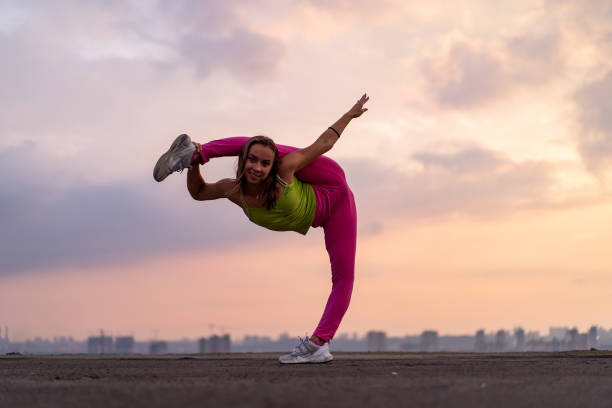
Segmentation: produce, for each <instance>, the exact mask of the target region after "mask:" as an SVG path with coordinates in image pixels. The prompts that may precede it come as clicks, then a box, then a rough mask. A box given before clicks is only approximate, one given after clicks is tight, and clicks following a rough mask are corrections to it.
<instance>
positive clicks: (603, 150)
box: [575, 71, 612, 174]
mask: <svg viewBox="0 0 612 408" xmlns="http://www.w3.org/2000/svg"><path fill="white" fill-rule="evenodd" d="M610 95H612V71H608V73H607V74H606V75H605V76H604V77H602V78H600V79H597V80H595V81H593V82H590V83H588V84H586V85H584V86H583V87H582V88H580V89H579V90H578V91H577V92H576V94H575V102H576V104H577V109H578V121H579V125H580V129H581V130H580V132H579V133H578V134H577V135H576V143H577V146H578V151H579V153H580V155H581V157H582V159H583V161H584V163H585V165H586V167H587V168H588V169H589V170H590V171H592V172H593V173H596V174H601V173H602V172H604V171H606V170H609V169H610V168H612V102H611V100H610Z"/></svg>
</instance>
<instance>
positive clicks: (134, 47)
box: [7, 0, 284, 83]
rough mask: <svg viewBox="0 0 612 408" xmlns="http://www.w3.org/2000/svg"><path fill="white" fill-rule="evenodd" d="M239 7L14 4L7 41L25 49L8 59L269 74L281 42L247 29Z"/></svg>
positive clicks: (203, 73)
mask: <svg viewBox="0 0 612 408" xmlns="http://www.w3.org/2000/svg"><path fill="white" fill-rule="evenodd" d="M239 7H240V5H239V4H238V3H234V2H225V1H218V0H217V1H206V2H200V1H193V0H179V1H172V2H165V1H160V2H149V3H138V2H87V3H82V2H74V1H63V2H62V1H60V2H56V3H54V4H53V5H46V4H45V3H28V7H20V6H19V5H18V3H17V4H14V5H13V8H14V9H19V10H22V12H25V13H26V14H28V17H27V18H23V22H22V23H21V24H19V25H16V24H13V30H12V31H11V32H10V33H8V34H7V40H9V41H14V42H16V43H19V44H20V48H23V47H24V46H26V48H25V49H21V50H20V52H19V53H12V56H24V55H33V58H40V59H42V60H46V59H49V58H51V59H53V56H54V54H55V53H56V52H60V54H61V56H62V58H63V64H65V65H66V66H70V65H72V64H75V63H76V64H79V65H81V69H83V70H86V69H93V68H94V67H95V63H96V62H101V61H102V62H103V61H105V60H111V61H115V62H117V61H121V60H123V61H132V62H134V61H140V62H144V63H147V64H153V66H155V67H157V68H158V69H162V70H163V71H162V72H163V73H166V72H167V70H168V69H174V70H177V69H181V68H184V67H189V66H191V67H192V68H193V69H194V71H195V72H197V73H198V74H199V76H200V77H207V76H208V75H210V74H211V73H212V72H214V71H216V70H226V71H228V72H229V73H230V74H232V75H234V76H235V78H237V79H239V80H241V81H243V82H245V83H250V82H252V81H257V80H260V79H264V78H270V77H271V76H273V75H274V73H275V72H276V68H277V67H278V65H279V63H280V61H282V58H283V55H284V45H283V43H282V42H281V41H280V40H279V39H274V38H271V37H268V36H265V35H262V34H259V33H256V32H254V31H252V30H250V29H249V28H248V25H247V24H246V22H245V21H243V19H242V18H241V17H240V14H239V13H238V10H239ZM14 14H15V13H14ZM57 27H61V29H60V30H58V29H56V28H57ZM24 39H31V41H24ZM13 51H14V50H13ZM54 51H55V52H54ZM18 62H23V61H18ZM87 63H89V64H87Z"/></svg>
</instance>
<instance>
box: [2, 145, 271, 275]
mask: <svg viewBox="0 0 612 408" xmlns="http://www.w3.org/2000/svg"><path fill="white" fill-rule="evenodd" d="M40 154H41V152H40V151H37V150H36V147H35V144H34V143H31V142H29V143H25V144H23V145H20V146H16V147H13V148H11V149H5V150H3V151H2V152H0V174H2V177H1V178H0V223H1V224H2V234H1V236H0V275H7V274H13V273H19V272H23V271H28V270H38V269H45V268H51V267H57V266H62V265H80V266H84V267H87V266H92V265H98V264H100V263H116V262H119V261H121V260H124V259H137V258H139V257H143V256H150V255H157V254H162V253H171V252H180V251H185V250H190V249H200V250H202V251H207V250H214V248H218V247H219V246H228V245H229V246H231V245H235V244H238V243H241V242H245V241H248V240H252V239H253V238H254V237H255V236H258V237H259V238H260V239H266V237H265V236H262V235H261V234H260V233H259V234H258V232H259V231H258V230H257V228H252V226H250V225H248V223H247V220H246V219H244V220H243V222H240V218H241V217H244V215H243V214H242V212H241V211H240V209H239V208H237V207H236V208H234V207H235V206H234V205H228V203H227V202H224V203H221V202H196V201H194V200H192V199H191V198H190V197H189V196H188V193H187V192H186V191H184V187H183V186H182V185H181V186H180V188H179V189H178V190H177V191H174V192H173V194H170V195H169V194H168V193H167V190H166V191H164V189H163V188H162V187H163V186H162V185H160V184H158V183H156V182H154V181H153V179H152V177H151V178H150V179H147V180H125V181H122V182H118V183H117V182H115V183H112V184H110V183H107V184H98V185H95V184H92V183H86V182H84V181H82V180H80V179H79V177H78V173H76V174H77V175H76V176H74V175H73V176H72V177H70V178H69V180H64V182H60V181H59V180H56V177H55V174H54V172H53V171H52V169H43V168H40V167H38V166H37V165H36V163H38V162H39V161H38V160H37V159H38V158H39V156H40ZM24 163H29V164H28V165H27V166H24ZM16 168H21V169H22V170H20V171H19V172H15V169H16ZM181 184H182V183H181Z"/></svg>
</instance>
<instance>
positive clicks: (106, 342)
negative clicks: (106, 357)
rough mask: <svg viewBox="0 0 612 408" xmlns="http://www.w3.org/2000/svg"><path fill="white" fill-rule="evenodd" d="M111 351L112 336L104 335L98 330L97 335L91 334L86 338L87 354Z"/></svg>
mask: <svg viewBox="0 0 612 408" xmlns="http://www.w3.org/2000/svg"><path fill="white" fill-rule="evenodd" d="M112 352H113V338H112V337H110V336H105V335H104V332H103V331H102V330H100V335H99V336H92V337H89V338H88V339H87V353H89V354H105V353H112Z"/></svg>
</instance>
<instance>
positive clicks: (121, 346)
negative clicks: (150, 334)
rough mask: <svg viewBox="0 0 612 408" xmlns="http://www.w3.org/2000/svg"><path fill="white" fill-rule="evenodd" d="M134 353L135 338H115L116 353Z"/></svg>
mask: <svg viewBox="0 0 612 408" xmlns="http://www.w3.org/2000/svg"><path fill="white" fill-rule="evenodd" d="M133 352H134V337H133V336H123V337H117V338H115V353H118V354H132V353H133Z"/></svg>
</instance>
